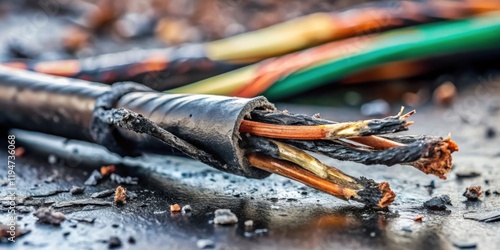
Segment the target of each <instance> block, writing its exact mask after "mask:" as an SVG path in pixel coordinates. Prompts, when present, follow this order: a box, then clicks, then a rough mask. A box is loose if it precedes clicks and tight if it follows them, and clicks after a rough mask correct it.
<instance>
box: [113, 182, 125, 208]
mask: <svg viewBox="0 0 500 250" xmlns="http://www.w3.org/2000/svg"><path fill="white" fill-rule="evenodd" d="M115 202H116V203H118V204H125V203H127V189H125V188H123V187H122V186H118V187H116V190H115Z"/></svg>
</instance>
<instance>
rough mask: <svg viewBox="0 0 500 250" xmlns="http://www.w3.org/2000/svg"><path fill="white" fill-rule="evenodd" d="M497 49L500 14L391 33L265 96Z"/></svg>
mask: <svg viewBox="0 0 500 250" xmlns="http://www.w3.org/2000/svg"><path fill="white" fill-rule="evenodd" d="M497 46H500V13H491V14H487V15H483V16H480V17H476V18H471V19H465V20H459V21H447V22H441V23H434V24H425V25H420V26H416V27H411V28H404V29H399V30H395V31H389V32H386V33H383V34H382V35H380V36H378V37H376V38H375V40H373V41H372V42H371V43H370V44H369V45H368V46H367V47H366V48H363V49H360V50H359V51H357V52H355V53H354V55H352V56H349V57H345V58H340V59H334V60H332V61H328V62H325V63H322V64H320V65H315V66H314V67H311V68H308V69H304V70H301V71H297V72H295V73H292V74H290V75H289V76H287V77H285V78H282V79H280V80H278V81H277V82H275V83H274V84H273V85H272V86H271V87H270V88H269V89H268V90H266V91H265V92H264V94H263V95H264V96H266V97H268V98H269V99H280V98H285V97H289V96H292V95H296V94H299V93H302V92H304V91H306V90H310V89H313V88H317V87H319V86H322V85H325V84H327V83H329V82H331V81H334V80H339V79H341V78H343V77H345V76H347V75H349V74H352V73H355V72H357V71H359V70H361V69H365V68H369V67H373V66H376V65H380V64H383V63H388V62H394V61H400V60H407V59H420V58H425V57H430V56H437V55H446V54H453V53H457V52H464V51H474V50H480V49H486V48H493V47H497ZM464 60H467V59H466V58H464Z"/></svg>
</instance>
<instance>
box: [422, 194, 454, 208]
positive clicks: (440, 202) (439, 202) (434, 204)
mask: <svg viewBox="0 0 500 250" xmlns="http://www.w3.org/2000/svg"><path fill="white" fill-rule="evenodd" d="M446 205H451V199H450V196H448V195H441V196H437V197H433V198H432V199H430V200H428V201H426V202H424V207H425V208H427V209H430V210H446Z"/></svg>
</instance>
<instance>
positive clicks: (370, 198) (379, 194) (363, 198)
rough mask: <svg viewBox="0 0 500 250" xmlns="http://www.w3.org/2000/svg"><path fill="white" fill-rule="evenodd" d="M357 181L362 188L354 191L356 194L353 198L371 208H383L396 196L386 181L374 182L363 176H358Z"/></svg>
mask: <svg viewBox="0 0 500 250" xmlns="http://www.w3.org/2000/svg"><path fill="white" fill-rule="evenodd" d="M358 181H359V182H360V183H361V184H362V185H363V186H364V188H363V189H361V190H359V191H357V192H356V194H357V196H355V197H353V200H356V201H359V202H361V203H364V204H365V205H367V206H370V207H373V208H385V207H388V206H389V205H391V204H392V202H393V201H394V198H396V194H395V193H394V192H393V191H392V190H391V187H390V185H389V183H387V182H381V183H376V182H375V181H374V180H372V179H368V178H365V177H360V178H359V180H358Z"/></svg>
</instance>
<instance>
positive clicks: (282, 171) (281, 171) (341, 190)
mask: <svg viewBox="0 0 500 250" xmlns="http://www.w3.org/2000/svg"><path fill="white" fill-rule="evenodd" d="M247 159H248V161H249V162H250V164H251V165H252V166H254V167H256V168H259V169H262V170H264V171H267V172H270V173H274V174H278V175H281V176H284V177H287V178H290V179H293V180H296V181H298V182H301V183H303V184H305V185H307V186H309V187H312V188H315V189H318V190H320V191H323V192H325V193H328V194H331V195H333V196H335V197H337V198H340V199H342V200H348V199H351V198H354V197H358V195H357V194H356V190H354V189H350V188H346V187H343V186H342V185H339V184H335V183H332V182H330V181H328V180H326V179H323V178H321V177H319V176H317V175H315V174H313V173H312V172H309V171H307V170H305V169H303V168H301V167H299V166H298V165H296V164H295V163H292V162H288V161H284V160H279V159H275V158H273V157H269V156H266V155H263V154H258V153H250V154H248V155H247Z"/></svg>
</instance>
